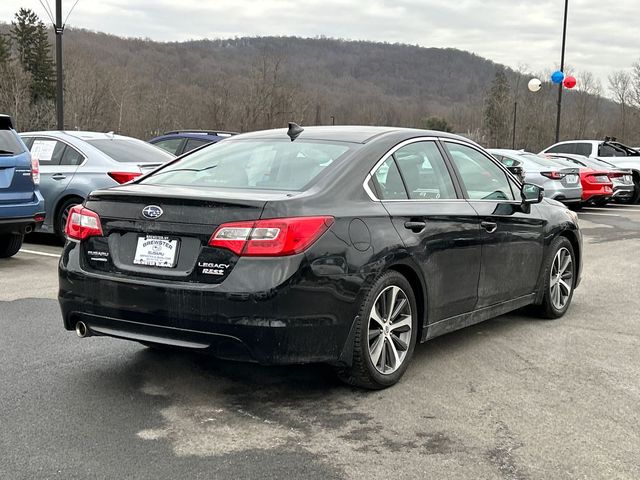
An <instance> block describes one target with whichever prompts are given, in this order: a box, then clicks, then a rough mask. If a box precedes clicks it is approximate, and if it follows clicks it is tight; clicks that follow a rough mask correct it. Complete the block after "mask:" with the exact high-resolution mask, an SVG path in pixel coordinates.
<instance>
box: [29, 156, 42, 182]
mask: <svg viewBox="0 0 640 480" xmlns="http://www.w3.org/2000/svg"><path fill="white" fill-rule="evenodd" d="M31 178H32V179H33V184H34V185H39V184H40V161H39V160H38V159H37V158H35V157H33V156H32V157H31Z"/></svg>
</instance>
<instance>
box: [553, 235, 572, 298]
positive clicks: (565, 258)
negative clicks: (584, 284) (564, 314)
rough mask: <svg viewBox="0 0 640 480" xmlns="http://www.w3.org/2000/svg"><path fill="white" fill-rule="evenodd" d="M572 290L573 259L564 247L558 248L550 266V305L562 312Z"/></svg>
mask: <svg viewBox="0 0 640 480" xmlns="http://www.w3.org/2000/svg"><path fill="white" fill-rule="evenodd" d="M572 288H573V259H572V258H571V252H569V250H568V249H567V248H566V247H562V248H560V249H559V250H558V251H557V252H556V255H555V257H554V258H553V264H552V265H551V279H550V282H549V293H550V295H551V304H552V305H553V306H554V308H555V309H557V310H562V309H563V308H564V307H565V306H566V305H567V302H568V301H569V297H570V296H571V290H572Z"/></svg>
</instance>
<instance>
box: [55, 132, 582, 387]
mask: <svg viewBox="0 0 640 480" xmlns="http://www.w3.org/2000/svg"><path fill="white" fill-rule="evenodd" d="M543 197H544V194H543V191H542V190H541V189H540V188H539V187H536V186H535V185H528V184H521V183H520V182H519V181H518V179H516V178H515V177H514V176H513V175H512V174H511V173H510V172H509V171H508V170H507V169H506V168H504V167H503V166H502V165H501V164H500V163H499V162H497V161H496V160H495V159H494V158H493V157H492V156H491V155H490V154H488V153H487V152H486V151H485V150H483V149H482V148H481V147H479V146H478V145H476V144H475V143H472V142H470V141H469V140H466V139H464V138H461V137H459V136H455V135H451V134H446V133H442V132H435V131H424V130H412V129H403V128H390V127H384V128H383V127H357V126H350V127H309V128H304V129H303V128H301V127H298V126H297V125H295V124H292V125H290V128H289V129H279V130H269V131H263V132H255V133H249V134H243V135H238V136H234V137H231V138H229V139H226V140H224V141H222V142H220V143H217V144H215V145H211V146H207V147H204V148H201V149H199V150H197V151H195V152H193V153H190V154H188V155H186V156H183V157H181V158H178V159H177V160H175V161H173V162H170V163H168V164H166V165H164V166H162V167H160V168H159V169H157V170H155V171H154V172H152V173H151V174H148V175H146V176H144V177H141V178H140V179H137V180H134V181H133V182H130V183H129V184H126V185H122V186H119V187H116V188H111V189H108V190H99V191H95V192H93V193H92V194H91V195H90V196H89V197H88V198H87V200H86V202H85V203H84V205H78V206H76V207H74V209H73V211H72V212H71V213H70V215H69V219H68V222H67V227H66V234H67V237H68V241H67V243H66V245H65V247H64V252H63V255H62V259H61V262H60V272H59V273H60V294H59V300H60V305H61V308H62V313H63V318H64V326H65V328H66V329H67V330H76V332H77V334H78V335H79V336H81V337H85V336H89V335H106V336H111V337H117V338H122V339H127V340H134V341H137V342H140V343H142V344H144V345H147V346H149V347H152V348H154V347H157V348H167V347H178V348H183V349H191V350H198V351H202V352H208V353H211V354H213V355H215V356H217V357H219V358H225V359H238V360H249V361H256V362H259V363H262V364H293V363H306V362H324V363H329V364H331V365H334V366H335V368H336V370H337V372H338V375H339V376H340V378H342V379H343V380H344V381H346V382H348V383H351V384H353V385H358V386H361V387H365V388H374V389H375V388H384V387H387V386H390V385H393V384H394V383H396V382H397V381H398V380H399V379H400V377H401V376H402V375H403V373H404V372H405V370H406V369H407V365H408V363H409V361H410V359H411V356H412V353H413V351H414V348H415V345H416V343H418V342H424V341H426V340H429V339H431V338H433V337H436V336H438V335H442V334H444V333H447V332H450V331H452V330H456V329H459V328H463V327H465V326H468V325H472V324H474V323H477V322H480V321H483V320H486V319H489V318H491V317H495V316H497V315H501V314H504V313H506V312H509V311H511V310H515V309H518V308H521V307H524V306H532V310H534V311H535V312H537V313H538V314H539V315H540V316H541V317H544V318H558V317H561V316H562V315H563V314H564V313H565V312H566V311H567V309H568V308H569V304H570V303H571V299H572V296H573V291H574V289H575V288H576V287H577V286H578V283H579V281H580V273H581V255H582V237H581V233H580V230H579V228H578V224H577V220H576V215H575V214H574V213H573V212H571V211H570V210H567V209H566V208H565V207H564V206H562V205H561V204H559V203H557V202H555V201H553V200H549V199H545V198H543Z"/></svg>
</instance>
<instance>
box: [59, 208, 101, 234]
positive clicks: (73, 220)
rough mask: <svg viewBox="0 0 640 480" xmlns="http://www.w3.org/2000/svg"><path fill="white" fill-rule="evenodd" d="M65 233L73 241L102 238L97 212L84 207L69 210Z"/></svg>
mask: <svg viewBox="0 0 640 480" xmlns="http://www.w3.org/2000/svg"><path fill="white" fill-rule="evenodd" d="M64 233H65V234H66V235H67V237H68V238H70V239H73V240H84V239H86V238H89V237H95V236H102V225H101V223H100V217H99V216H98V214H97V213H96V212H92V211H91V210H89V209H87V208H84V207H83V206H82V205H75V206H73V207H71V210H69V217H68V218H67V225H66V227H65V229H64Z"/></svg>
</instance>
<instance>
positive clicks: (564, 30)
mask: <svg viewBox="0 0 640 480" xmlns="http://www.w3.org/2000/svg"><path fill="white" fill-rule="evenodd" d="M568 11H569V0H564V24H563V27H562V54H561V56H560V71H561V72H564V49H565V45H566V43H567V13H568ZM562 89H563V85H562V82H560V83H559V85H558V115H557V116H556V143H558V142H559V141H560V117H561V112H562Z"/></svg>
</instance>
